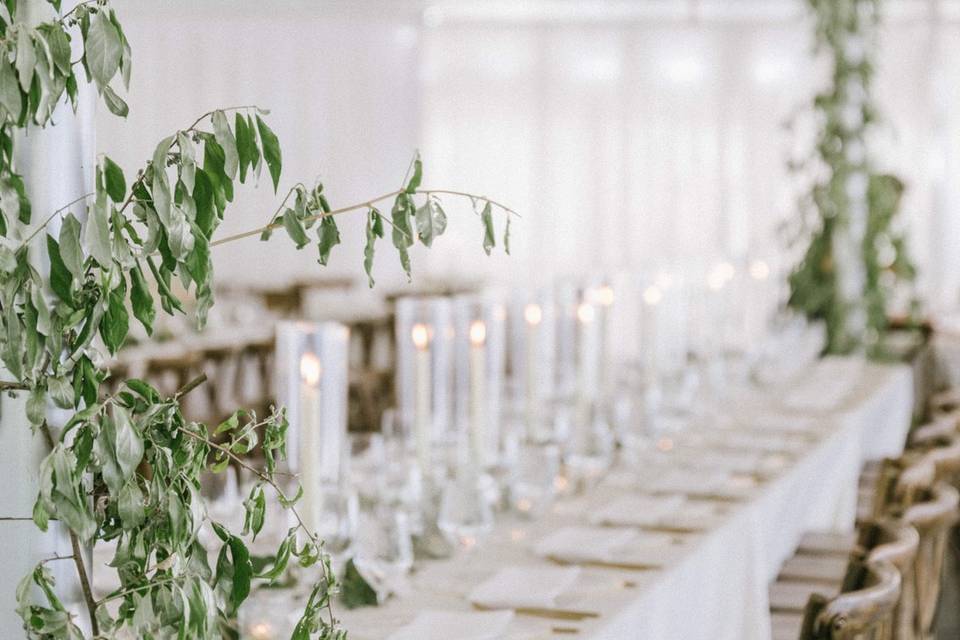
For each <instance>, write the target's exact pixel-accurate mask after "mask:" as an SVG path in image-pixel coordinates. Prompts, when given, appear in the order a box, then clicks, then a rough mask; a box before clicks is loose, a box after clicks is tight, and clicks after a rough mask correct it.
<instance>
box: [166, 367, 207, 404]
mask: <svg viewBox="0 0 960 640" xmlns="http://www.w3.org/2000/svg"><path fill="white" fill-rule="evenodd" d="M206 381H207V374H205V373H201V374H200V375H198V376H197V377H196V378H194V379H193V380H191V381H190V382H188V383H187V384H185V385H183V386H182V387H181V388H180V390H179V391H177V393H176V394H174V396H173V399H174V400H179V399H180V398H182V397H183V396H185V395H187V394H188V393H190V392H191V391H193V390H194V389H196V388H197V387H199V386H200V385H202V384H203V383H204V382H206Z"/></svg>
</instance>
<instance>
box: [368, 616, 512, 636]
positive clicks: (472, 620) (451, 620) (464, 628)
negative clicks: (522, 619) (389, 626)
mask: <svg viewBox="0 0 960 640" xmlns="http://www.w3.org/2000/svg"><path fill="white" fill-rule="evenodd" d="M512 620H513V611H421V612H420V613H418V614H417V617H416V618H414V619H413V622H411V623H410V624H408V625H406V626H404V627H401V628H400V629H397V630H396V631H395V632H394V633H392V634H390V635H389V636H387V640H450V639H451V638H458V639H459V640H497V639H498V638H502V637H503V635H504V633H505V632H506V630H507V626H509V624H510V622H511V621H512Z"/></svg>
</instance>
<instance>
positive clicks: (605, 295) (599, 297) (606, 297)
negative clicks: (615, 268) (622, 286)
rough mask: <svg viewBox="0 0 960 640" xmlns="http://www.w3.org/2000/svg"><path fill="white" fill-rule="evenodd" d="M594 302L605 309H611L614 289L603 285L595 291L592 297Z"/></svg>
mask: <svg viewBox="0 0 960 640" xmlns="http://www.w3.org/2000/svg"><path fill="white" fill-rule="evenodd" d="M591 298H592V302H595V303H597V304H599V305H602V306H604V307H609V306H610V305H612V304H613V298H614V295H613V287H611V286H610V285H608V284H605V285H603V286H602V287H599V288H597V289H594V291H593V295H592V296H591Z"/></svg>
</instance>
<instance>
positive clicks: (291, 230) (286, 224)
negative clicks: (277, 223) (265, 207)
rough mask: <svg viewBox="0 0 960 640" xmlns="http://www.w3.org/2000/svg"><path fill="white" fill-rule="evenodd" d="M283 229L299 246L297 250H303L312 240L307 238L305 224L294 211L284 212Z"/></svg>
mask: <svg viewBox="0 0 960 640" xmlns="http://www.w3.org/2000/svg"><path fill="white" fill-rule="evenodd" d="M283 228H284V229H286V230H287V234H288V235H289V236H290V238H291V239H292V240H293V242H294V244H296V245H297V249H302V248H303V247H304V246H305V245H306V244H307V243H309V242H310V238H308V237H307V230H306V229H304V228H303V222H302V221H301V220H300V218H298V217H297V212H296V211H294V210H293V209H287V210H286V211H284V212H283Z"/></svg>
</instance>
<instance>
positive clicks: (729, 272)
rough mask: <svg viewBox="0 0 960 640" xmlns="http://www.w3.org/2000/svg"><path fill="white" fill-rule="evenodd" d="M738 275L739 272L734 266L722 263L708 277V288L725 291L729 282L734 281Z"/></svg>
mask: <svg viewBox="0 0 960 640" xmlns="http://www.w3.org/2000/svg"><path fill="white" fill-rule="evenodd" d="M736 273H737V270H736V269H735V268H734V266H733V265H732V264H730V263H729V262H721V263H719V264H717V265H716V266H715V267H714V268H713V269H711V270H710V273H709V274H708V275H707V286H708V287H710V288H711V289H713V290H714V291H719V290H720V289H723V287H724V286H725V285H726V284H727V282H729V281H730V280H733V276H734V275H736Z"/></svg>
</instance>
